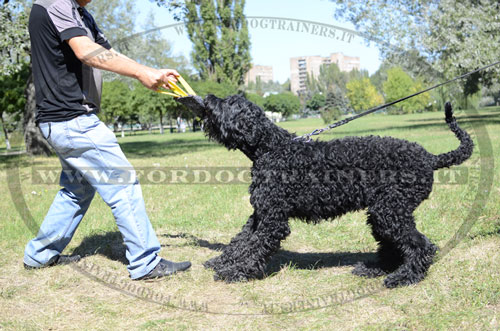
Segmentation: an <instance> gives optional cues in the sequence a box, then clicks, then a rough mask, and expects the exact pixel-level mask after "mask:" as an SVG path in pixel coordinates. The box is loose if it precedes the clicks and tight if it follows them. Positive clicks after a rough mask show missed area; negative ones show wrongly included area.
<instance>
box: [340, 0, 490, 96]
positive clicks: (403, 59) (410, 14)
mask: <svg viewBox="0 0 500 331" xmlns="http://www.w3.org/2000/svg"><path fill="white" fill-rule="evenodd" d="M334 2H336V3H337V5H338V6H337V9H336V17H337V18H344V19H346V20H348V21H350V22H352V23H353V24H354V25H355V26H356V29H357V30H358V31H360V32H362V33H364V34H365V35H367V36H368V37H369V38H370V39H372V40H376V41H377V44H378V45H379V48H380V51H381V53H382V55H383V56H384V57H386V58H392V59H393V61H396V62H395V63H399V64H402V65H403V66H404V68H405V69H406V70H410V69H412V70H417V71H420V72H416V73H417V76H420V77H422V76H423V75H422V71H424V72H426V73H427V74H428V76H427V79H428V80H434V81H435V80H436V78H439V79H441V80H444V79H443V78H444V77H447V78H451V77H454V76H457V75H459V74H464V73H466V72H469V71H472V70H474V69H477V68H478V67H480V66H483V65H486V64H488V63H492V62H495V61H497V60H498V54H499V53H500V43H498V42H492V40H498V39H499V38H500V20H499V18H498V12H499V9H500V4H499V2H498V1H497V0H481V1H454V0H442V1H439V0H425V1H421V0H418V1H417V0H409V1H393V0H391V1H378V2H377V1H370V0H362V1H345V0H335V1H334ZM388 44H392V45H397V47H392V48H391V47H387V45H388ZM429 69H430V70H429ZM414 73H415V72H414ZM440 73H443V74H444V75H441V74H440ZM499 73H500V68H499V67H495V68H492V69H491V70H488V71H484V72H481V73H480V74H477V75H473V76H470V77H469V78H467V79H466V80H464V81H461V84H462V88H461V90H462V91H463V92H464V93H465V94H466V95H470V94H474V93H476V92H477V91H478V90H479V84H480V82H481V83H482V84H485V85H486V86H489V85H491V84H492V83H494V82H495V81H496V80H497V77H498V74H499ZM443 76H444V77H443ZM480 78H481V79H482V80H480Z"/></svg>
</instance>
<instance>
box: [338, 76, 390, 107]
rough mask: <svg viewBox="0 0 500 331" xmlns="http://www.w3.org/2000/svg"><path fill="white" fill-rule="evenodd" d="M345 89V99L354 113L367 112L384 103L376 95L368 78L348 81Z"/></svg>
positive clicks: (377, 94) (378, 95) (380, 97)
mask: <svg viewBox="0 0 500 331" xmlns="http://www.w3.org/2000/svg"><path fill="white" fill-rule="evenodd" d="M346 88H347V91H348V92H347V98H348V99H349V102H350V104H351V107H352V109H354V111H355V112H356V113H359V112H361V111H363V110H368V109H369V108H373V107H375V106H377V105H380V104H382V103H383V102H384V99H383V98H382V96H381V95H380V94H379V93H377V90H376V89H375V86H373V84H372V83H370V80H369V79H368V78H362V79H357V80H353V81H350V82H349V83H347V85H346Z"/></svg>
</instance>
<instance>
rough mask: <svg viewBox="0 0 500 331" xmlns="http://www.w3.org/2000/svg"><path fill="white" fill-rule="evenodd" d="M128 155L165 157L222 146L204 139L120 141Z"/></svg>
mask: <svg viewBox="0 0 500 331" xmlns="http://www.w3.org/2000/svg"><path fill="white" fill-rule="evenodd" d="M120 146H121V148H122V150H123V152H124V153H125V155H126V156H127V157H131V158H138V157H145V156H147V157H165V156H171V155H180V154H185V153H193V152H198V151H202V150H209V149H213V148H220V147H219V145H217V144H216V143H214V142H211V141H209V140H208V139H206V138H203V139H174V140H169V141H165V142H161V141H158V140H145V141H128V142H120Z"/></svg>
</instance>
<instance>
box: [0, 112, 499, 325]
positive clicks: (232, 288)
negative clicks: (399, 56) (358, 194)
mask: <svg viewBox="0 0 500 331" xmlns="http://www.w3.org/2000/svg"><path fill="white" fill-rule="evenodd" d="M443 117H444V116H443V114H442V113H423V114H414V115H404V116H389V115H372V116H367V117H364V118H362V119H359V120H357V121H355V122H353V123H351V124H348V125H346V126H343V127H340V128H337V129H335V130H334V131H333V132H328V133H325V134H324V135H322V136H321V139H325V140H327V139H332V138H338V137H342V136H346V135H369V134H376V135H391V136H395V137H399V138H404V139H408V140H411V141H415V142H418V143H420V144H422V145H423V146H424V147H425V148H426V149H428V150H429V151H430V152H432V153H435V154H437V153H443V152H446V151H449V150H452V149H454V148H456V147H457V146H458V141H457V140H456V138H455V137H454V135H453V134H452V133H451V132H450V131H449V130H448V128H447V126H446V125H445V123H444V119H443ZM457 117H458V119H459V123H460V124H461V126H462V127H463V128H465V129H466V130H467V131H468V132H470V133H471V134H472V136H473V137H474V140H475V143H476V149H475V152H474V155H473V157H472V158H471V159H470V160H469V161H468V162H467V163H466V164H465V166H466V167H465V170H466V171H467V172H466V174H467V176H466V177H465V180H463V176H462V175H463V172H462V175H460V176H462V177H460V176H459V177H460V178H461V179H460V178H459V179H458V180H457V179H456V178H455V179H453V178H452V179H451V181H449V182H447V181H446V179H447V178H448V179H449V178H450V177H449V176H450V175H449V172H441V173H439V174H438V173H437V174H436V178H437V183H436V184H435V186H434V190H433V192H432V194H431V196H430V198H429V199H428V200H426V201H425V202H424V203H423V204H422V205H421V206H420V207H419V208H418V209H417V211H416V219H417V224H418V228H419V229H420V230H421V231H422V232H423V233H425V234H426V235H427V236H428V237H429V238H430V239H431V240H432V241H433V242H435V243H436V244H437V245H439V246H440V247H441V248H446V249H443V250H442V252H441V255H440V257H439V259H438V261H437V262H436V263H435V264H434V265H433V266H432V267H431V268H430V271H429V274H428V277H427V278H426V279H425V280H424V281H423V282H421V283H419V284H417V285H415V286H410V287H405V288H398V289H393V290H385V289H383V288H382V287H381V283H382V278H378V279H374V280H368V279H362V278H359V277H356V276H353V275H352V274H351V269H352V267H353V265H354V264H355V263H356V262H358V261H364V260H370V259H373V258H374V254H373V253H374V251H375V250H376V244H375V242H374V240H373V239H372V237H371V235H370V231H369V229H368V227H367V226H366V224H365V214H364V213H363V212H358V213H350V214H347V215H345V216H343V217H342V218H340V219H336V220H333V221H331V222H324V223H321V224H319V225H315V226H313V225H307V224H304V223H301V222H299V221H296V220H291V229H292V234H291V235H290V236H289V237H288V238H287V240H286V241H284V242H283V245H282V248H281V250H280V251H279V253H278V254H277V255H276V256H275V257H274V258H273V259H272V261H271V263H270V266H269V268H268V274H269V275H268V277H267V278H265V279H263V280H256V281H251V282H248V283H240V284H225V283H221V282H214V281H213V279H212V276H213V273H212V272H211V271H209V270H205V269H204V268H203V267H202V263H203V262H204V261H206V260H207V259H208V258H211V257H213V256H216V255H217V254H219V253H218V249H220V248H221V247H223V245H225V244H227V243H228V242H229V240H230V239H231V237H233V236H234V235H235V234H236V233H237V232H238V231H239V230H240V228H241V226H242V225H243V224H244V223H245V222H246V219H247V217H248V216H249V215H250V214H251V212H252V208H251V206H250V204H249V194H248V191H247V190H248V185H247V184H244V183H243V184H232V185H229V184H225V185H224V184H217V183H211V184H200V185H194V184H167V183H163V184H156V185H154V184H144V185H143V186H142V189H143V194H144V199H145V202H146V205H147V209H148V211H149V215H150V218H151V222H152V223H153V226H154V228H155V229H156V231H157V235H158V237H159V239H160V242H161V244H162V246H163V249H162V253H161V255H162V256H163V257H166V258H169V259H172V260H191V261H192V262H193V267H192V269H191V270H190V271H189V272H187V273H183V274H179V275H177V276H175V277H172V278H170V279H164V280H161V281H155V282H132V281H131V280H129V278H128V273H127V271H126V260H125V256H124V246H123V244H122V240H121V236H120V234H119V232H118V230H117V227H116V225H115V223H114V220H113V217H112V214H111V211H110V210H109V208H108V207H107V206H106V205H105V204H104V203H103V202H102V200H101V199H100V198H99V197H96V198H95V199H94V202H93V203H92V205H91V207H90V209H89V211H88V213H87V215H86V216H85V219H84V220H83V222H82V224H81V225H80V227H79V229H78V231H77V232H76V235H75V237H74V239H73V241H72V242H71V243H70V245H69V246H68V248H67V250H66V253H79V254H82V255H85V258H84V259H83V261H82V262H81V263H79V264H78V265H76V266H58V267H53V268H47V269H43V270H36V271H26V270H24V269H23V268H22V256H23V250H24V246H25V244H26V243H27V241H28V240H30V239H31V238H32V237H33V236H34V234H33V233H32V230H31V229H33V228H36V224H39V223H40V222H41V220H42V219H43V217H44V215H45V213H46V212H47V210H48V208H49V206H50V204H51V202H52V199H53V197H54V195H55V194H56V192H57V191H58V189H59V187H58V185H56V184H51V185H47V184H44V185H40V184H34V183H33V181H32V178H31V174H32V169H33V167H55V168H56V169H57V168H58V164H59V163H58V160H57V158H55V157H51V158H29V157H26V156H11V157H9V156H1V155H0V167H1V170H2V171H1V172H0V176H1V181H0V210H1V215H2V216H1V218H0V329H6V330H49V329H50V330H82V329H89V330H109V329H111V330H114V329H131V330H174V329H175V330H177V329H181V330H191V329H214V330H219V329H248V330H254V329H300V330H309V329H325V330H344V329H345V330H360V329H361V330H385V329H390V330H408V329H410V330H413V329H418V330H422V329H424V330H446V329H454V330H456V329H460V330H499V329H500V216H499V215H500V214H499V211H500V198H499V193H500V180H499V177H498V176H497V174H498V167H499V165H500V149H499V147H500V143H499V141H500V109H498V108H490V109H483V110H481V111H480V112H479V113H478V114H473V113H469V112H467V113H460V114H458V115H457ZM281 125H282V126H283V127H285V128H286V129H288V130H289V131H292V132H297V133H306V132H309V131H311V130H312V129H314V128H317V127H322V126H324V125H323V123H322V122H321V120H319V119H307V120H300V121H294V122H286V123H282V124H281ZM484 129H486V130H487V134H485V130H484ZM119 141H120V144H121V146H122V148H123V150H124V151H125V154H126V155H127V156H128V158H129V160H130V161H131V163H132V164H133V165H134V166H135V167H136V168H152V167H157V168H159V169H163V168H165V167H174V168H175V169H192V168H198V167H248V166H250V163H249V161H248V159H246V157H245V156H244V155H243V154H242V153H240V152H235V151H232V152H231V151H227V150H225V149H224V148H222V147H220V146H218V145H216V144H215V143H213V142H209V141H208V140H207V139H206V138H205V137H204V136H203V134H202V133H200V132H197V133H184V134H165V135H159V134H156V135H147V134H137V135H135V136H132V137H125V138H120V139H119ZM489 144H491V145H489ZM489 146H490V147H491V150H489ZM0 152H2V151H1V150H0ZM491 161H494V168H492V165H491ZM463 169H464V168H463V167H462V170H463ZM490 173H492V174H494V177H489V176H488V174H490ZM443 178H444V179H443ZM17 182H19V183H20V185H19V186H17V185H16V183H17ZM485 197H489V198H488V200H481V199H482V198H485ZM23 202H24V203H26V205H27V206H29V207H28V210H26V209H24V208H23V206H22V203H23ZM476 214H477V215H476ZM30 215H31V216H30ZM476 216H477V217H476ZM30 217H32V220H33V222H34V224H30ZM468 226H472V228H471V229H470V231H469V229H468ZM453 238H456V240H453ZM448 248H451V249H448Z"/></svg>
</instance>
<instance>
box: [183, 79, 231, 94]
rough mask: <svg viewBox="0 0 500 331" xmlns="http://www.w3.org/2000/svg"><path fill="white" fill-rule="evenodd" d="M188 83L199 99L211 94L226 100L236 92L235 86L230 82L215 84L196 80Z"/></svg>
mask: <svg viewBox="0 0 500 331" xmlns="http://www.w3.org/2000/svg"><path fill="white" fill-rule="evenodd" d="M188 83H189V84H190V85H191V87H192V88H193V89H194V90H195V92H196V94H198V95H199V96H201V97H205V96H207V95H208V94H213V95H215V96H217V97H219V98H226V97H228V96H230V95H233V94H235V93H237V92H238V89H237V88H236V86H234V85H233V84H231V83H230V82H227V81H226V82H221V83H217V82H214V81H210V80H206V81H205V80H196V81H190V80H188Z"/></svg>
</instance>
